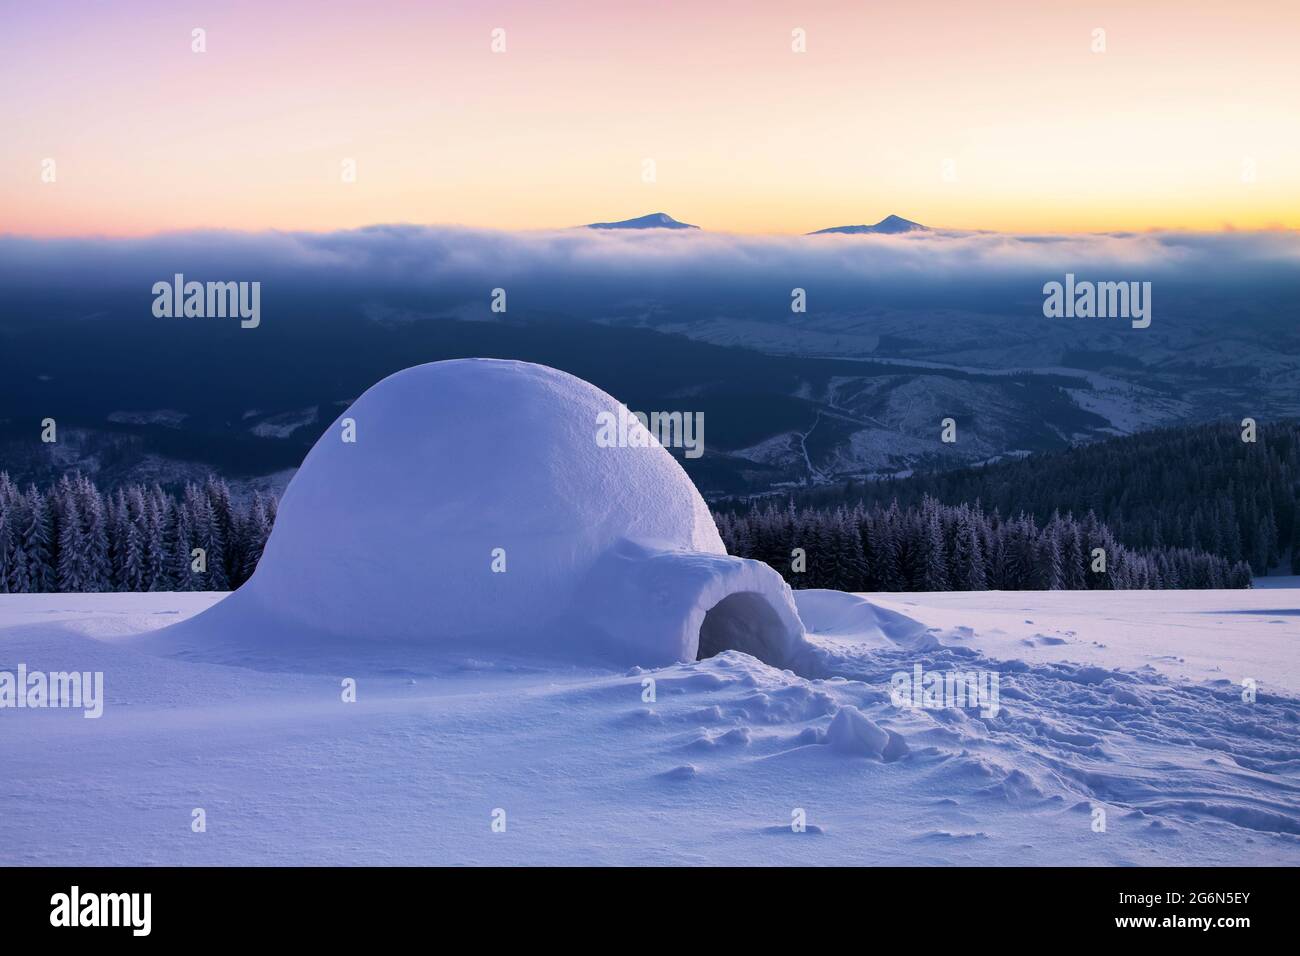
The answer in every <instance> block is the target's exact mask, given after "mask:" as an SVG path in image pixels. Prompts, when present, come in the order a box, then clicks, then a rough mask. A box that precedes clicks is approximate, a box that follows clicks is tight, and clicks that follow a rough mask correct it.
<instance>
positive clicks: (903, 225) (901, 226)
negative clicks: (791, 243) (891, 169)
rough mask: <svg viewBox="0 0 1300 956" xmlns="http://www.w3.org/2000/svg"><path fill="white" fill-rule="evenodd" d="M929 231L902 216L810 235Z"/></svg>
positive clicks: (825, 230) (822, 230) (830, 229)
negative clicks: (869, 224) (872, 223)
mask: <svg viewBox="0 0 1300 956" xmlns="http://www.w3.org/2000/svg"><path fill="white" fill-rule="evenodd" d="M929 231H930V227H929V226H923V225H921V224H920V223H919V222H912V220H910V219H904V218H903V217H902V216H886V217H885V218H884V219H882V220H880V222H878V223H876V224H875V225H873V226H831V228H829V229H818V230H817V231H816V232H810V233H808V235H810V236H824V235H826V234H828V233H842V234H845V235H861V234H863V233H874V234H876V235H886V236H892V235H897V234H898V233H900V232H929Z"/></svg>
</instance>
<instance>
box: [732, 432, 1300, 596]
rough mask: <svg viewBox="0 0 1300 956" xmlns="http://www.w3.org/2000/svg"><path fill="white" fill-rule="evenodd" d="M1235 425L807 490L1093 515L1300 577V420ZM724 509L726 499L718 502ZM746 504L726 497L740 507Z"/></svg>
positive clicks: (818, 505) (1166, 542) (813, 495)
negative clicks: (1251, 431)
mask: <svg viewBox="0 0 1300 956" xmlns="http://www.w3.org/2000/svg"><path fill="white" fill-rule="evenodd" d="M1242 435H1243V429H1242V427H1241V426H1240V425H1239V424H1238V423H1237V422H1218V423H1211V424H1205V425H1190V426H1181V427H1174V428H1163V429H1158V430H1154V431H1149V432H1142V433H1140V434H1137V435H1130V436H1127V437H1123V438H1114V439H1108V440H1106V441H1103V442H1096V443H1092V444H1088V445H1080V446H1077V447H1074V448H1070V449H1067V450H1063V451H1058V452H1046V453H1042V454H1035V455H1031V456H1028V457H1026V458H1022V459H1017V460H1012V461H1001V462H996V463H992V464H987V465H980V466H974V467H967V468H959V469H955V470H952V471H943V472H934V473H926V474H916V475H910V476H907V477H901V478H888V479H883V480H877V481H853V482H849V483H848V484H847V485H837V486H835V487H828V488H818V489H811V490H807V491H799V492H796V493H795V494H794V496H793V497H794V502H795V506H796V507H798V508H800V509H802V508H805V507H806V508H812V509H815V510H819V511H820V510H828V509H829V510H834V509H835V508H837V507H840V506H843V507H846V508H850V509H851V508H853V507H854V506H856V505H857V504H858V503H859V502H861V503H863V504H864V505H866V506H867V507H873V506H875V505H881V506H885V507H888V505H889V504H890V502H892V501H895V500H897V501H898V503H899V506H900V507H901V508H904V509H912V508H919V507H920V506H921V504H922V502H923V501H924V500H925V499H926V498H934V499H936V500H938V501H940V502H942V503H943V504H946V505H960V504H964V503H972V504H977V505H979V506H980V507H982V508H983V509H985V510H986V511H989V512H1001V513H1002V514H1004V515H1011V514H1019V513H1020V512H1022V511H1023V512H1024V513H1025V514H1027V515H1029V516H1032V517H1033V518H1035V519H1037V521H1038V524H1039V526H1040V527H1041V526H1043V525H1045V524H1047V523H1049V522H1050V521H1051V520H1052V517H1053V515H1056V514H1058V513H1059V514H1065V513H1068V512H1070V511H1073V512H1074V513H1075V514H1086V513H1089V512H1091V513H1092V514H1094V515H1096V518H1097V520H1098V521H1099V522H1100V523H1101V524H1103V525H1105V526H1106V527H1107V528H1109V529H1110V531H1111V532H1112V533H1113V534H1114V536H1115V538H1116V539H1117V540H1118V541H1120V542H1122V543H1123V544H1125V545H1127V546H1128V547H1130V548H1135V549H1139V550H1144V551H1151V552H1153V553H1156V552H1162V551H1165V550H1167V549H1175V550H1177V549H1189V550H1192V551H1204V552H1208V553H1209V554H1213V555H1217V556H1219V557H1222V558H1224V559H1225V560H1227V561H1228V562H1230V563H1231V564H1236V563H1237V562H1238V561H1245V562H1247V563H1248V564H1249V565H1250V567H1251V568H1252V569H1253V570H1254V572H1255V573H1256V574H1265V573H1267V572H1268V571H1269V570H1271V569H1275V568H1279V567H1280V568H1282V569H1283V570H1289V571H1290V573H1292V574H1300V423H1297V422H1294V421H1280V422H1275V423H1262V424H1260V425H1259V426H1258V430H1257V432H1256V435H1255V438H1256V440H1255V441H1254V442H1247V441H1243V440H1242ZM720 506H723V505H720ZM745 506H746V505H745V504H743V503H737V502H728V503H725V507H726V508H727V510H731V511H735V510H737V509H738V508H743V507H745Z"/></svg>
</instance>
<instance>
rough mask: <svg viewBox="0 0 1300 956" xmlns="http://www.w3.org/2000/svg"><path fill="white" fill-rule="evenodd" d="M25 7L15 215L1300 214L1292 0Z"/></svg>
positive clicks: (142, 223)
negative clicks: (498, 41)
mask: <svg viewBox="0 0 1300 956" xmlns="http://www.w3.org/2000/svg"><path fill="white" fill-rule="evenodd" d="M1132 8H1139V9H1132ZM4 18H5V28H4V31H3V36H0V88H3V89H4V90H5V91H6V92H5V95H4V97H3V99H0V128H2V129H3V130H4V132H5V145H4V149H3V150H2V151H0V231H5V232H16V233H25V234H33V235H79V234H90V233H95V234H108V235H126V234H141V233H150V232H155V231H160V230H170V229H183V228H193V227H228V228H238V229H265V228H280V229H308V230H326V229H335V228H343V227H351V226H359V225H365V224H369V223H375V222H418V223H462V224H466V225H473V226H485V227H499V228H510V229H514V228H545V227H558V226H568V225H574V224H578V223H582V222H587V221H592V220H610V219H619V218H625V217H630V216H635V215H640V214H643V213H647V212H652V211H658V210H663V211H666V212H669V213H671V214H673V215H675V216H677V217H678V218H679V219H684V220H687V221H690V222H694V223H698V224H699V225H701V226H704V227H706V228H710V229H720V230H731V231H737V232H791V233H793V232H805V231H809V230H812V229H817V228H822V227H825V226H832V225H839V224H843V223H857V222H874V221H875V220H877V219H880V218H882V217H883V216H885V215H886V214H888V213H897V214H899V215H902V216H906V217H908V218H910V219H915V220H918V221H920V222H924V223H927V224H930V225H936V226H946V227H952V228H966V229H1000V230H1009V231H1021V230H1024V231H1091V230H1108V229H1148V228H1160V227H1165V228H1188V229H1220V228H1225V227H1235V228H1242V229H1257V228H1270V227H1277V226H1282V227H1287V228H1296V227H1300V70H1297V69H1296V67H1295V51H1296V49H1297V48H1298V47H1300V43H1298V42H1297V41H1300V4H1297V3H1295V2H1292V0H1285V2H1284V0H1276V2H1274V0H1243V2H1210V0H1200V2H1197V0H1179V2H1174V0H1167V2H1166V0H1144V2H1142V3H1133V2H1104V0H1103V2H1089V3H1064V2H1061V3H1047V2H1041V0H1037V2H1027V0H1000V2H988V3H978V2H973V0H972V2H966V3H958V2H952V0H949V2H943V3H939V2H932V0H909V2H908V3H906V4H899V5H898V6H897V8H895V6H894V5H893V4H885V3H864V2H860V0H855V2H824V3H812V4H790V3H772V2H766V0H759V2H755V0H747V2H714V3H675V2H654V3H651V2H619V3H576V2H559V3H546V4H541V3H499V4H493V3H484V2H474V3H433V2H427V0H422V2H410V3H384V2H378V0H375V2H369V3H361V2H357V3H340V2H323V3H322V2H317V0H311V2H308V0H298V2H284V3H276V4H269V3H262V2H258V3H251V2H233V3H223V4H211V3H185V2H159V3H144V2H115V3H91V2H83V3H64V2H42V3H39V4H22V5H11V6H10V7H9V8H8V9H6V12H5V14H4ZM196 27H198V28H203V29H204V30H206V39H207V52H205V53H201V54H200V53H194V52H192V51H191V31H192V30H193V29H194V28H196ZM498 27H500V28H503V29H504V30H505V31H506V33H505V36H506V47H507V48H506V52H505V53H500V54H494V53H493V52H492V51H491V48H490V44H491V32H492V30H493V29H494V28H498ZM1098 28H1100V29H1103V30H1105V41H1106V51H1105V52H1104V53H1094V52H1092V50H1091V46H1092V44H1093V42H1094V41H1093V31H1094V29H1098ZM795 29H802V30H804V31H805V32H806V37H807V52H805V53H795V52H793V51H792V49H791V45H792V31H794V30H795ZM49 159H52V160H54V171H55V181H54V182H52V183H50V182H43V181H42V171H43V169H46V168H48V167H47V166H45V165H43V164H44V163H45V161H46V160H49ZM347 160H354V161H355V163H356V170H357V179H356V182H352V183H346V182H343V181H342V179H343V177H342V170H343V164H344V162H345V161H347ZM646 160H653V161H654V165H655V173H656V176H655V181H654V182H645V181H643V175H642V174H643V169H644V168H645V161H646Z"/></svg>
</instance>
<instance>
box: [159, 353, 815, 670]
mask: <svg viewBox="0 0 1300 956" xmlns="http://www.w3.org/2000/svg"><path fill="white" fill-rule="evenodd" d="M621 412H622V418H621V419H620V413H621ZM604 416H610V418H609V419H608V420H614V421H619V420H626V413H625V412H624V411H622V410H621V409H620V405H619V403H618V402H617V401H616V400H615V399H614V398H613V397H611V396H609V395H607V394H606V393H604V392H602V391H600V390H599V389H597V388H596V387H594V386H592V385H589V384H588V383H586V382H584V381H582V380H581V379H578V378H575V377H574V376H572V375H568V374H566V373H564V372H559V371H556V370H555V369H550V368H546V367H544V366H540V365H533V364H530V363H526V362H513V361H499V360H490V359H462V360H456V361H448V362H433V363H429V364H427V365H420V366H416V367H414V368H409V369H405V370H403V371H401V372H398V373H396V374H395V375H391V376H389V377H388V378H386V379H384V380H383V381H382V382H380V383H378V384H377V385H375V386H373V387H372V388H370V389H369V390H368V391H366V393H365V394H364V395H362V396H361V397H360V398H359V399H357V401H356V402H355V403H354V404H353V405H352V406H351V407H349V408H348V409H347V410H346V411H344V412H343V413H342V415H341V416H340V418H339V420H338V421H337V422H335V423H334V425H332V426H331V427H330V428H328V429H326V430H325V433H324V434H323V435H322V436H321V438H320V439H319V440H318V441H317V443H316V445H315V446H314V447H313V448H312V450H311V452H310V453H309V454H308V455H307V458H306V460H305V461H304V462H303V464H302V467H301V468H300V469H299V470H298V472H297V474H295V475H294V478H293V480H292V481H291V482H290V484H289V487H288V489H287V490H286V492H285V494H284V497H283V499H282V500H281V502H280V507H279V512H278V515H277V517H276V521H275V528H274V530H273V532H272V534H271V537H270V539H269V541H268V542H267V545H266V549H265V553H264V555H263V557H262V560H261V562H260V563H259V565H258V568H257V571H256V573H255V574H254V575H253V577H252V579H251V580H250V581H249V582H248V583H247V584H246V585H245V586H244V587H243V588H241V589H240V590H239V591H238V592H237V593H236V594H235V595H234V596H233V597H232V598H231V599H230V600H229V601H226V602H223V603H222V604H221V605H220V607H219V608H217V609H215V610H214V611H213V612H212V613H210V614H205V615H202V616H200V617H199V618H198V619H196V620H195V621H194V622H193V623H192V624H188V625H185V626H184V627H183V628H181V631H182V633H181V634H179V635H173V634H167V635H163V636H161V638H160V639H161V641H162V642H163V643H164V644H166V643H168V642H171V643H173V644H184V645H185V646H186V648H187V650H188V652H189V653H190V655H191V657H192V658H200V657H202V658H204V659H208V660H218V661H220V660H225V659H227V658H229V657H230V655H231V654H232V653H233V654H235V655H236V658H237V656H238V654H239V653H240V651H239V650H238V649H237V648H236V650H234V651H233V652H232V650H231V646H232V645H236V646H238V645H241V644H242V643H243V642H244V641H245V640H246V638H247V637H248V636H249V635H254V634H256V635H258V638H257V640H256V645H257V652H258V653H259V654H263V655H273V654H275V653H277V652H279V653H280V655H281V659H282V662H283V663H284V664H285V665H286V666H289V667H292V666H293V662H294V660H295V659H296V658H297V657H299V656H300V655H302V654H304V653H307V654H318V650H311V649H310V648H311V647H312V646H313V645H325V644H332V645H334V646H335V647H336V649H338V650H339V651H340V653H343V654H344V655H346V653H347V645H349V644H356V643H366V642H392V641H404V642H413V643H418V644H421V645H425V646H426V647H440V648H449V647H458V648H460V649H462V650H464V651H466V652H470V651H472V652H473V653H481V652H483V651H484V650H486V649H492V650H493V652H494V653H500V652H503V651H505V652H510V651H514V652H522V653H539V652H540V653H544V654H545V655H547V656H548V657H549V658H551V659H554V660H560V659H563V660H567V661H571V662H572V661H584V662H592V661H603V662H607V663H615V664H620V665H631V664H640V665H658V664H667V663H672V662H674V661H678V660H694V659H695V657H696V656H697V653H698V650H699V648H698V643H699V640H700V635H701V633H702V629H703V633H705V634H706V635H708V634H714V635H717V634H720V633H722V631H723V630H725V631H726V632H727V634H728V636H727V638H726V640H725V641H724V645H725V646H727V647H736V646H741V645H742V644H743V645H744V646H745V647H746V648H747V649H748V650H751V651H753V652H755V653H757V654H758V655H759V656H760V657H762V658H763V659H764V660H766V661H768V662H769V663H773V664H778V665H781V666H786V665H789V664H791V663H792V662H793V661H794V660H795V659H796V658H797V657H798V656H799V655H801V654H805V653H807V651H808V648H807V647H806V645H805V643H804V641H803V628H802V626H801V624H800V622H799V617H798V613H797V611H796V610H795V606H794V602H793V600H792V598H791V595H790V590H789V588H788V587H787V586H786V585H785V583H784V582H783V581H782V580H781V578H780V576H779V575H778V574H777V573H776V572H774V571H773V570H772V569H771V568H769V567H768V566H767V565H765V564H761V563H759V562H755V561H747V560H744V559H741V558H734V557H729V556H728V555H727V554H726V551H725V549H724V548H723V545H722V541H721V539H720V538H719V537H718V531H717V528H716V527H715V526H714V524H713V518H712V516H711V515H710V513H709V509H708V506H707V505H706V504H705V503H704V500H703V499H702V498H701V497H700V495H699V492H698V491H696V489H695V486H694V485H693V484H692V483H691V481H690V479H689V478H688V477H687V476H686V473H685V472H684V471H683V470H682V468H681V466H680V465H679V464H678V463H677V461H676V460H675V459H674V458H673V457H672V455H671V454H669V452H668V451H667V450H666V449H664V448H663V447H661V446H660V445H659V444H658V443H657V442H654V441H653V440H652V439H651V438H650V435H649V432H647V431H646V430H645V429H644V428H642V427H640V425H639V424H638V423H637V422H636V420H635V419H633V420H632V425H633V426H634V427H633V428H632V429H629V430H628V431H627V432H626V434H624V435H622V436H615V437H618V438H619V439H620V440H619V441H617V442H615V443H613V444H611V443H610V442H608V441H602V440H600V439H601V435H602V423H603V421H606V419H604V418H603V417H604ZM349 437H355V441H349V440H347V439H348V438H349ZM605 437H606V438H609V437H611V436H609V435H606V436H605ZM738 592H745V593H747V594H751V595H753V596H754V597H753V598H752V599H737V600H735V601H730V602H728V603H727V604H725V606H724V605H723V604H722V602H723V600H724V599H725V598H727V597H728V596H729V595H732V594H736V593H738ZM715 607H717V608H718V610H717V612H716V614H715V615H714V617H713V619H712V620H711V622H710V626H709V627H707V628H706V627H705V626H704V624H705V621H704V619H705V616H706V614H708V613H709V612H710V611H711V609H713V608H715ZM268 634H270V635H275V637H274V639H272V638H268V637H267V636H266V635H268ZM272 644H275V645H278V646H271V645H272ZM717 649H721V647H717V646H715V647H712V648H711V650H717Z"/></svg>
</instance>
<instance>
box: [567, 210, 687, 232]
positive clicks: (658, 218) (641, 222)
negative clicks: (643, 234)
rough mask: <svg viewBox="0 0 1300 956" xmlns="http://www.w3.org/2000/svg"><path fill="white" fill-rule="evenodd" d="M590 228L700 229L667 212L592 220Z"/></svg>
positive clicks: (588, 226) (589, 224)
mask: <svg viewBox="0 0 1300 956" xmlns="http://www.w3.org/2000/svg"><path fill="white" fill-rule="evenodd" d="M587 228H588V229H699V228H700V227H699V226H692V225H691V224H690V223H689V222H678V221H677V220H676V219H674V218H673V217H672V216H670V215H668V213H666V212H652V213H650V215H648V216H638V217H637V218H635V219H623V220H620V221H619V222H591V223H588V224H587Z"/></svg>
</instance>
